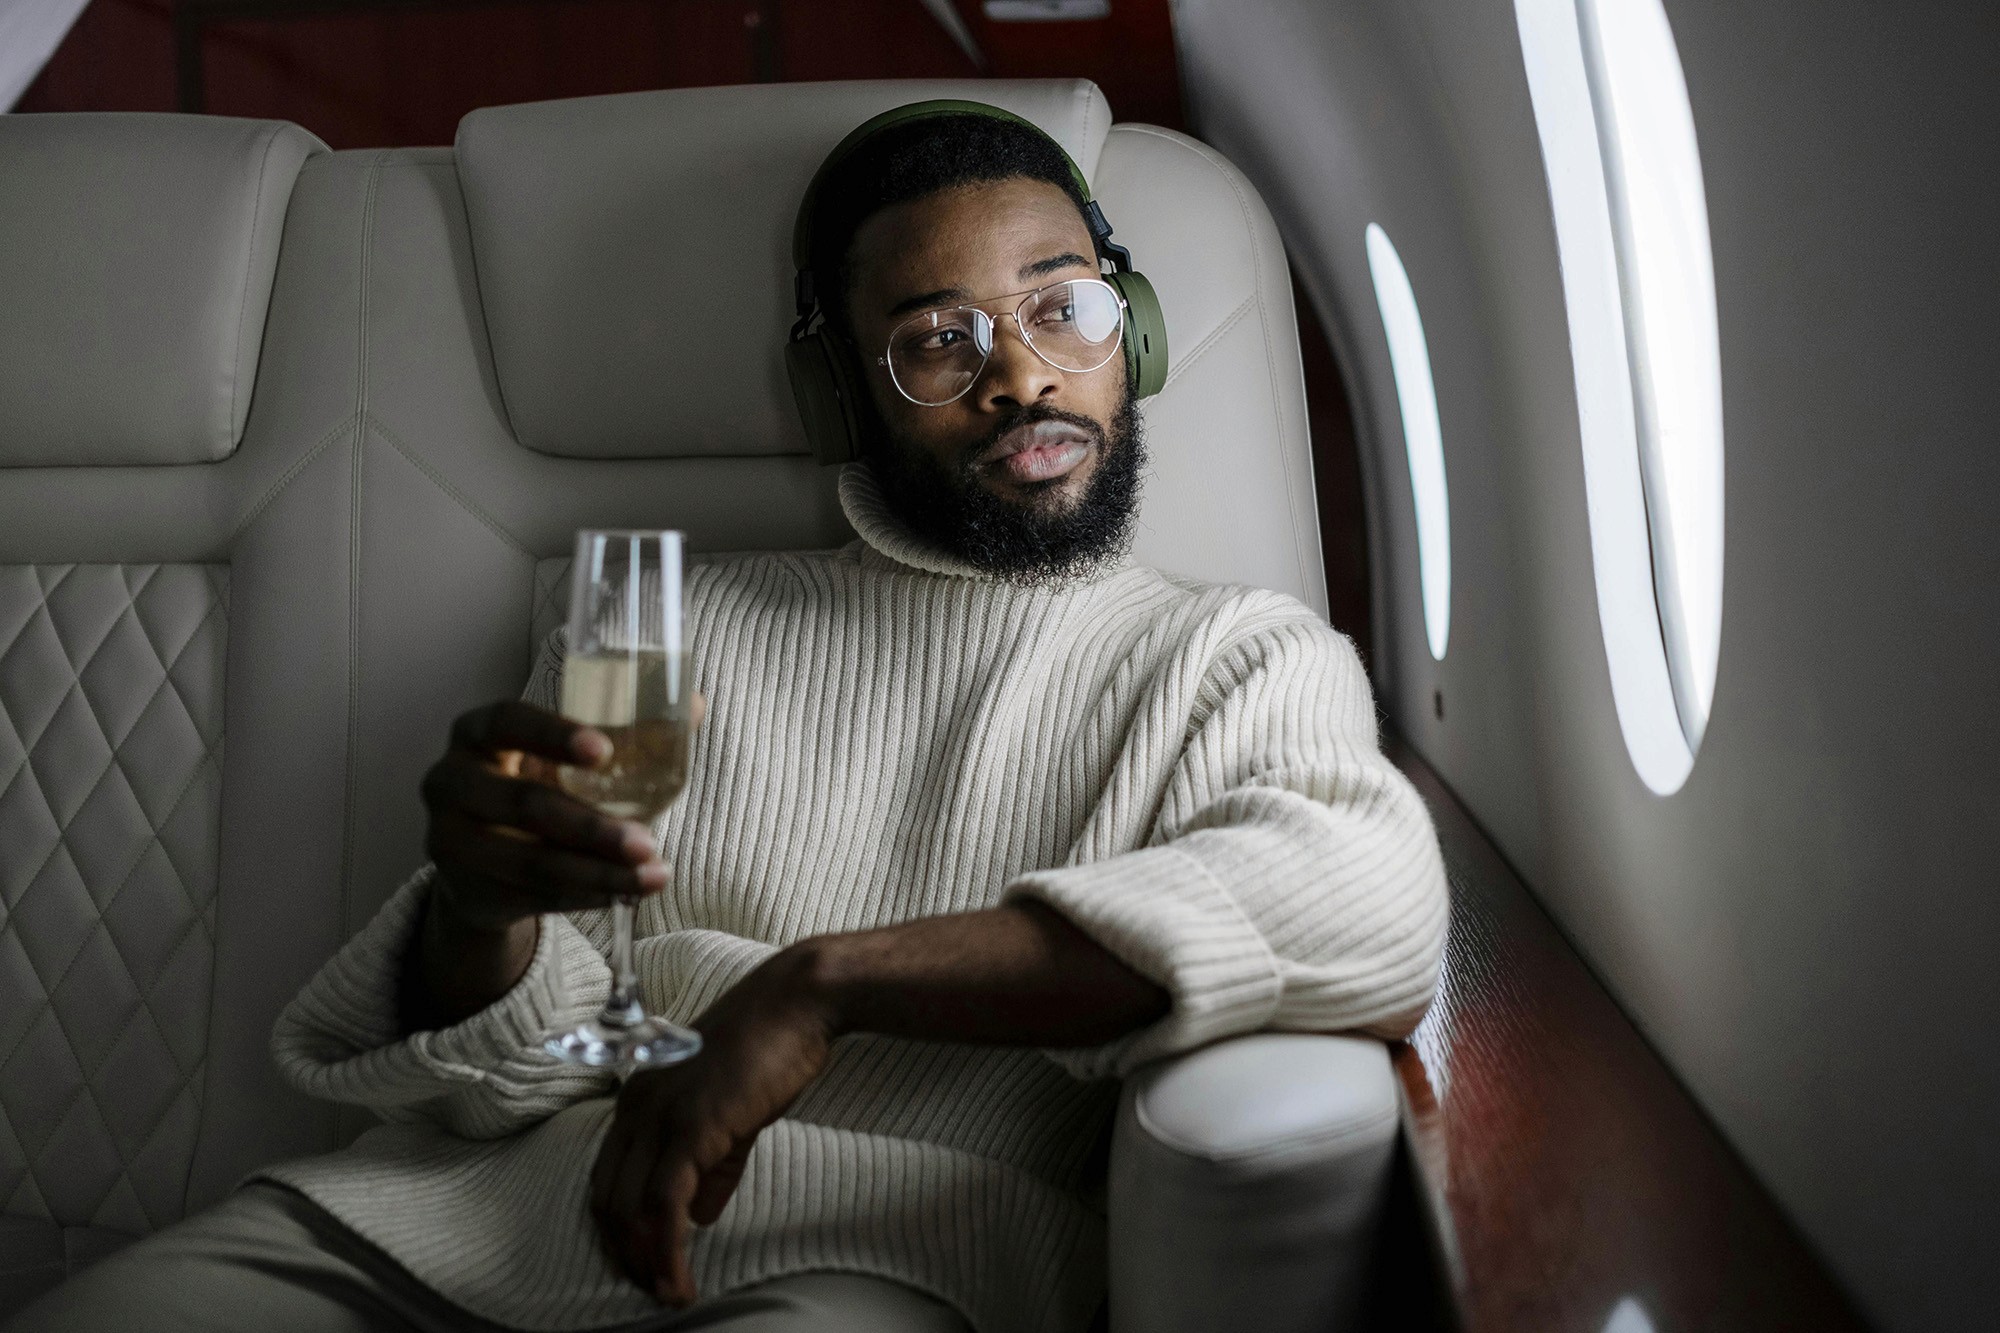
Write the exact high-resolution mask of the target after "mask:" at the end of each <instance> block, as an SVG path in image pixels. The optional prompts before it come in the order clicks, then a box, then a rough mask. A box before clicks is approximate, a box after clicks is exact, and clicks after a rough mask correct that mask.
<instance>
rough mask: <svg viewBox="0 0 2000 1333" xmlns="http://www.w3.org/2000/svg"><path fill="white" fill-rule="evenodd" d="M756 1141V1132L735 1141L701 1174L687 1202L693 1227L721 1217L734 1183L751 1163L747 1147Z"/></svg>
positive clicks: (734, 1185) (709, 1224)
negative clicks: (720, 1157) (733, 1145)
mask: <svg viewBox="0 0 2000 1333" xmlns="http://www.w3.org/2000/svg"><path fill="white" fill-rule="evenodd" d="M756 1142H757V1139H756V1136H755V1135H752V1136H751V1137H749V1138H747V1139H740V1140H738V1141H737V1144H736V1146H735V1147H734V1148H731V1149H730V1150H729V1155H728V1156H727V1157H725V1158H723V1159H722V1160H721V1161H719V1162H717V1163H716V1164H715V1165H714V1166H711V1167H710V1168H708V1170H706V1171H704V1172H702V1173H701V1180H700V1182H699V1183H698V1184H697V1185H696V1187H695V1192H694V1198H693V1199H692V1200H691V1201H690V1202H689V1203H688V1217H689V1218H690V1219H691V1220H692V1221H693V1222H694V1224H695V1225H696V1226H698V1227H705V1226H712V1225H714V1222H715V1219H716V1218H718V1217H721V1216H722V1210H723V1209H724V1208H727V1207H728V1206H729V1200H730V1198H731V1197H732V1196H734V1195H735V1193H736V1187H737V1185H739V1184H741V1183H742V1181H743V1171H744V1168H745V1167H747V1166H748V1165H749V1164H750V1149H751V1148H752V1147H754V1146H755V1145H756Z"/></svg>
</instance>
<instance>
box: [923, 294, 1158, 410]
mask: <svg viewBox="0 0 2000 1333" xmlns="http://www.w3.org/2000/svg"><path fill="white" fill-rule="evenodd" d="M1017 313H1018V315H1019V318H1020V322H1021V332H1022V334H1023V336H1024V337H1025V338H1026V339H1027V342H1028V345H1029V346H1030V347H1032V348H1033V349H1034V350H1035V353H1036V354H1037V355H1038V356H1040V357H1041V358H1042V359H1043V360H1044V361H1047V362H1048V363H1049V364H1050V365H1052V366H1054V367H1056V368H1057V369H1058V370H1066V371H1072V372H1076V373H1081V372H1084V371H1091V370H1096V369H1097V368H1098V367H1099V366H1101V365H1103V364H1104V363H1105V362H1106V361H1109V360H1110V359H1111V358H1112V356H1113V355H1114V354H1115V353H1116V352H1117V350H1118V341H1119V336H1118V335H1119V332H1120V330H1121V328H1122V327H1123V318H1122V314H1121V311H1120V308H1119V305H1118V295H1117V293H1115V292H1113V291H1112V290H1111V287H1110V286H1109V284H1107V283H1103V282H1085V281H1076V282H1059V283H1057V284H1056V285H1055V286H1053V287H1048V288H1044V289H1043V290H1042V291H1039V292H1037V293H1035V294H1034V295H1033V296H1031V297H1029V298H1027V299H1026V300H1024V301H1023V302H1022V303H1021V306H1020V308H1019V310H1018V312H1017ZM1002 318H1005V316H1002ZM993 337H994V331H993V317H992V316H991V315H989V314H987V313H986V312H985V311H983V310H980V309H978V308H976V307H973V306H957V307H954V308H953V309H950V310H931V311H926V312H925V313H923V314H921V315H915V316H912V317H911V318H910V319H908V320H905V321H904V322H903V323H902V324H900V325H898V326H897V328H896V331H895V333H893V334H891V335H890V338H889V373H890V374H891V375H892V376H893V377H894V378H895V381H896V387H897V388H898V389H900V390H902V392H903V393H904V395H905V396H907V397H908V398H910V399H911V400H912V401H913V402H917V403H922V404H925V405H928V406H934V407H935V406H942V405H944V404H945V403H949V402H952V401H954V400H955V399H957V398H959V397H960V396H962V395H963V394H964V393H965V391H966V390H967V389H969V388H971V387H972V382H973V381H974V380H976V379H978V378H979V372H980V371H981V370H983V369H985V367H986V359H987V357H989V356H991V355H992V354H993Z"/></svg>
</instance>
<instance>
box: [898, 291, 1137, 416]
mask: <svg viewBox="0 0 2000 1333" xmlns="http://www.w3.org/2000/svg"><path fill="white" fill-rule="evenodd" d="M1079 282H1088V283H1093V284H1095V285H1097V286H1099V287H1102V288H1104V289H1105V290H1106V291H1108V292H1110V293H1111V299H1112V300H1114V301H1116V302H1117V303H1118V329H1117V332H1116V333H1114V334H1113V335H1112V337H1111V340H1110V342H1111V349H1110V350H1109V351H1107V352H1106V353H1105V354H1104V359H1103V360H1102V361H1099V362H1098V363H1097V364H1096V365H1094V366H1092V367H1090V368H1089V369H1088V370H1072V369H1070V368H1069V367H1068V366H1058V365H1056V363H1055V362H1053V361H1051V360H1049V358H1048V354H1047V353H1046V352H1044V351H1042V349H1041V348H1039V347H1037V346H1035V340H1034V339H1033V338H1032V337H1030V336H1029V335H1028V329H1027V326H1026V325H1024V324H1023V323H1021V312H1022V311H1023V310H1025V309H1027V308H1028V302H1030V301H1032V300H1034V299H1035V298H1036V297H1037V296H1040V295H1041V294H1042V293H1043V292H1047V291H1053V290H1055V289H1056V288H1057V287H1067V286H1070V285H1072V284H1074V283H1079ZM1016 296H1018V297H1020V298H1021V299H1020V300H1019V301H1017V302H1015V304H1014V308H1013V309H1012V310H1008V311H1004V312H1002V313H1003V314H1004V315H1005V316H1006V317H1007V318H1008V319H1011V320H1013V321H1014V332H1015V333H1016V334H1018V335H1020V339H1021V345H1022V346H1023V347H1026V348H1027V349H1028V350H1029V351H1031V352H1033V353H1034V354H1035V356H1036V358H1037V359H1038V360H1040V361H1041V362H1042V364H1044V365H1046V366H1048V367H1050V368H1051V369H1054V370H1059V371H1061V372H1062V373H1063V374H1065V375H1090V374H1095V373H1096V372H1097V371H1100V370H1102V369H1104V367H1106V366H1107V365H1109V364H1111V358H1112V357H1114V356H1117V355H1118V349H1119V348H1121V347H1123V346H1124V345H1125V320H1126V317H1127V314H1128V312H1129V310H1130V307H1129V306H1128V305H1127V304H1126V301H1125V298H1124V297H1123V296H1122V295H1120V294H1119V291H1118V289H1117V288H1116V287H1114V286H1112V285H1111V284H1110V283H1109V282H1107V281H1105V279H1104V278H1103V277H1102V276H1099V277H1095V278H1064V279H1063V280H1062V281H1060V282H1051V283H1049V284H1048V285H1046V286H1043V287H1032V288H1029V289H1028V290H1027V291H1022V292H1004V293H1002V294H1001V295H999V296H988V297H985V298H983V299H981V300H978V301H962V302H960V303H959V304H958V305H948V306H939V307H938V308H937V309H935V310H919V311H917V312H915V313H914V314H912V315H910V316H909V318H907V319H904V320H902V321H900V322H898V323H897V325H896V327H895V328H893V329H891V330H889V342H888V345H887V346H886V347H884V348H883V349H882V355H880V356H878V357H876V358H875V364H876V365H878V366H881V367H882V368H883V369H885V370H887V371H888V372H889V383H891V384H893V385H895V386H896V392H897V393H900V394H902V395H903V397H904V398H905V399H907V400H908V401H910V402H912V403H915V404H916V405H917V406H918V407H950V406H951V405H952V404H953V403H955V402H957V401H958V400H959V399H961V398H963V397H965V395H967V394H969V393H971V392H972V387H973V386H974V385H975V384H977V383H979V377H980V376H981V375H984V374H985V373H986V367H987V365H988V364H989V363H990V362H991V361H992V360H993V352H992V351H991V350H990V349H991V348H995V347H998V346H999V345H1000V339H999V327H1000V318H999V317H998V316H995V315H990V314H987V312H986V311H985V310H983V309H981V307H982V306H987V305H991V304H992V303H993V302H995V301H1009V300H1013V298H1014V297H1016ZM954 310H970V311H972V312H973V313H974V314H978V315H984V316H985V317H986V322H987V323H988V324H990V325H992V326H993V329H994V333H993V336H992V338H991V339H990V341H989V350H988V351H986V352H984V353H982V354H981V356H980V361H979V369H978V370H975V371H973V372H972V378H971V379H969V380H967V381H966V382H965V387H964V388H963V389H960V390H959V391H958V392H957V393H955V394H953V395H952V396H951V397H949V398H947V399H945V400H944V401H943V402H939V403H927V402H925V401H923V399H921V398H918V397H916V396H914V395H913V394H911V392H910V391H909V390H908V389H905V388H904V387H903V382H902V381H901V380H900V379H898V378H896V367H895V365H894V364H893V362H892V361H891V360H890V353H891V352H893V351H894V350H895V346H896V335H897V334H899V333H901V332H902V331H903V330H904V329H905V328H907V327H908V326H909V325H911V324H913V323H915V322H916V321H917V320H920V319H923V318H924V317H925V316H929V317H930V318H932V319H935V318H937V317H938V316H939V315H948V314H950V313H951V312H952V311H954Z"/></svg>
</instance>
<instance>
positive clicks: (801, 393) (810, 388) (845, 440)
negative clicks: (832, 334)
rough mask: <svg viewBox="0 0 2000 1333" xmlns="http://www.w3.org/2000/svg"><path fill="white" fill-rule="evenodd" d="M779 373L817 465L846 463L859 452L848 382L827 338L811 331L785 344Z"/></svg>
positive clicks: (854, 414) (838, 350)
mask: <svg viewBox="0 0 2000 1333" xmlns="http://www.w3.org/2000/svg"><path fill="white" fill-rule="evenodd" d="M785 374H786V376H787V377H788V378H789V379H790V380H791V382H792V401H793V402H795V403H796V404H798V409H799V420H800V421H801V422H803V423H804V425H805V428H806V439H807V441H809V442H810V443H811V445H812V451H813V455H814V457H816V458H818V459H819V461H820V462H821V464H823V465H825V466H829V467H831V466H833V465H835V464H838V463H851V462H853V461H854V460H855V459H856V458H857V457H859V456H860V452H861V448H860V446H861V429H860V423H859V420H858V418H857V414H856V412H855V410H854V384H853V382H852V380H851V378H850V377H849V376H848V374H847V368H846V366H845V365H844V364H843V361H842V357H841V354H840V349H839V348H837V347H835V346H834V345H833V340H832V339H830V338H828V337H826V336H825V335H823V334H821V333H818V332H814V333H808V334H806V335H805V336H804V337H803V338H794V339H793V340H792V341H790V342H788V343H786V344H785Z"/></svg>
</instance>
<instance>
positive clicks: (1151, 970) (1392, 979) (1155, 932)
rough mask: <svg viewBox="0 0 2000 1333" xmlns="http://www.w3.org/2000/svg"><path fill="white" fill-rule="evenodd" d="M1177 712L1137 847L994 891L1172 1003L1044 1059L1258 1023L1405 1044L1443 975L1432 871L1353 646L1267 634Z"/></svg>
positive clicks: (1160, 1047) (1098, 1068)
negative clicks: (1047, 912) (1172, 759)
mask: <svg viewBox="0 0 2000 1333" xmlns="http://www.w3.org/2000/svg"><path fill="white" fill-rule="evenodd" d="M1186 715H1187V718H1188V721H1187V734H1186V741H1185V744H1184V745H1183V746H1182V747H1181V750H1180V753H1179V756H1178V760H1177V762H1176V763H1175V764H1174V766H1173V769H1172V771H1171V773H1170V774H1169V775H1168V777H1167V781H1166V785H1165V789H1164V791H1163V793H1162V794H1161V798H1160V809H1159V814H1158V816H1157V817H1156V818H1155V820H1154V822H1153V825H1152V828H1151V831H1150V836H1149V837H1148V838H1147V839H1146V845H1145V846H1143V847H1142V848H1141V849H1140V850H1137V851H1133V852H1129V853H1126V854H1124V855H1119V856H1112V857H1108V858H1106V859H1103V860H1100V861H1095V862H1089V863H1085V864H1080V865H1071V866H1067V867H1064V868H1061V869H1056V870H1047V871H1039V872H1035V873H1032V874H1028V875H1024V876H1021V877H1020V878H1019V879H1017V880H1016V881H1015V882H1014V883H1012V884H1010V885H1009V886H1008V888H1007V891H1006V894H1005V895H1004V896H1005V897H1006V898H1017V897H1032V898H1036V899H1039V900H1041V901H1043V902H1046V903H1047V904H1048V905H1050V906H1051V907H1053V908H1055V909H1056V910H1057V911H1060V912H1062V913H1063V914H1064V915H1065V916H1067V917H1068V918H1069V919H1070V920H1071V921H1072V922H1074V923H1075V924H1076V925H1077V926H1079V927H1080V928H1082V929H1083V930H1084V931H1086V932H1087V933H1089V934H1090V935H1091V937H1092V938H1093V939H1095V940H1096V941H1097V942H1098V943H1099V944H1101V945H1102V946H1103V947H1104V948H1106V949H1108V950H1109V951H1110V952H1112V953H1113V954H1115V955H1116V956H1118V957H1119V958H1120V959H1121V960H1123V961H1124V962H1125V963H1126V964H1128V965H1129V966H1131V967H1132V968H1133V969H1134V970H1136V971H1138V972H1140V973H1141V974H1143V975H1144V976H1147V977H1149V978H1151V979H1152V980H1153V981H1155V982H1157V983H1159V984H1160V985H1161V986H1162V987H1164V988H1165V989H1166V990H1167V992H1168V993H1169V995H1170V997H1171V1000H1172V1007H1171V1009H1170V1010H1169V1012H1168V1014H1167V1015H1166V1017H1164V1018H1163V1019H1161V1020H1159V1021H1158V1022H1156V1023H1154V1024H1151V1025H1149V1026H1148V1027H1145V1028H1142V1029H1140V1030H1138V1031H1137V1032H1134V1033H1130V1034H1128V1035H1127V1036H1125V1037H1123V1038H1121V1039H1119V1040H1118V1041H1115V1042H1112V1043H1110V1044H1108V1045H1105V1046H1102V1047H1095V1048H1089V1049H1084V1050H1070V1051H1053V1052H1050V1054H1051V1055H1052V1056H1053V1057H1054V1058H1055V1059H1057V1060H1058V1062H1059V1063H1061V1064H1063V1065H1064V1066H1065V1067H1066V1068H1068V1069H1069V1070H1070V1071H1071V1072H1072V1073H1075V1074H1077V1075H1079V1076H1082V1077H1102V1076H1106V1075H1114V1074H1116V1075H1122V1074H1124V1073H1125V1072H1127V1071H1129V1070H1130V1069H1131V1068H1133V1067H1134V1066H1135V1065H1138V1064H1141V1063H1143V1062H1145V1061H1147V1060H1152V1059H1158V1058H1160V1057H1162V1056H1165V1055H1170V1054H1173V1053H1175V1052H1179V1051H1184V1050H1188V1049H1191V1048H1193V1047H1196V1046H1200V1045H1203V1044H1205V1043H1208V1042H1211V1041H1215V1040H1218V1039H1220V1038H1223V1037H1229V1036H1234V1035H1237V1034H1240V1033H1245V1032H1253V1031H1257V1030H1260V1029H1267V1028H1277V1029H1290V1030H1294V1031H1340V1030H1358V1031H1364V1032H1369V1033H1373V1034H1376V1035H1380V1036H1384V1037H1400V1036H1404V1035H1407V1034H1408V1032H1409V1031H1410V1030H1411V1029H1412V1028H1413V1027H1415V1025H1416V1022H1417V1020H1418V1019H1419V1018H1420V1017H1422V1015H1423V1011H1424V1009H1425V1007H1426V1006H1427V1005H1428V1004H1429V1002H1430V997H1431V994H1432V991H1433V989H1434V988H1435V986H1436V983H1437V975H1438V964H1439V960H1440V958H1441V956H1442V953H1443V948H1444V932H1445V924H1446V903H1447V896H1446V884H1445V876H1444V869H1443V862H1442V859H1441V857H1440V854H1439V851H1438V846H1437V839H1436V835H1435V833H1434V832H1433V830H1432V828H1431V823H1430V817H1429V814H1428V812H1427V811H1426V810H1425V809H1424V806H1423V801H1422V798H1421V797H1420V796H1418V794H1417V792H1416V790H1415V788H1414V787H1412V786H1411V785H1410V783H1409V781H1408V779H1406V778H1404V777H1403V775H1402V774H1401V773H1400V772H1398V771H1397V770H1396V768H1395V767H1394V766H1393V765H1392V764H1390V763H1389V761H1388V760H1387V758H1385V757H1384V756H1383V754H1382V753H1381V750H1380V748H1379V746H1378V744H1377V739H1376V728H1375V713H1374V701H1373V698H1372V696H1371V694H1370V692H1369V689H1368V683H1367V677H1366V676H1365V674H1364V673H1363V671H1362V668H1361V663H1360V659H1359V657H1357V656H1356V654H1355V652H1354V649H1353V646H1352V645H1351V644H1350V643H1349V642H1348V640H1347V639H1346V637H1345V636H1343V635H1341V634H1339V633H1337V632H1336V631H1334V630H1333V629H1331V628H1330V627H1328V626H1327V625H1325V624H1324V623H1323V622H1320V621H1319V620H1318V619H1317V618H1316V617H1315V618H1312V619H1310V620H1309V619H1307V618H1306V617H1305V616H1304V615H1298V616H1292V617H1285V618H1283V619H1282V620H1280V621H1279V622H1278V623H1276V624H1268V623H1267V624H1266V625H1265V626H1263V627H1262V628H1259V629H1258V630H1256V631H1255V632H1254V633H1250V634H1247V635H1244V636H1242V637H1240V638H1238V639H1236V640H1235V641H1234V642H1233V643H1231V644H1229V646H1227V647H1225V648H1224V649H1222V650H1221V651H1219V652H1218V653H1217V654H1216V655H1215V656H1214V658H1213V659H1212V660H1211V661H1209V662H1208V663H1207V664H1206V665H1205V667H1204V668H1203V669H1201V672H1200V682H1199V685H1198V687H1196V688H1195V689H1194V690H1193V691H1192V706H1191V707H1189V708H1188V709H1187V710H1186Z"/></svg>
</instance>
